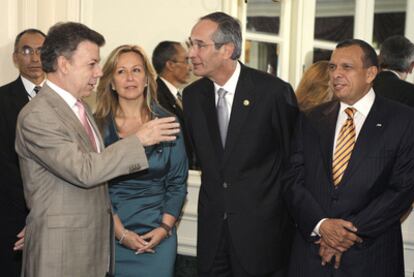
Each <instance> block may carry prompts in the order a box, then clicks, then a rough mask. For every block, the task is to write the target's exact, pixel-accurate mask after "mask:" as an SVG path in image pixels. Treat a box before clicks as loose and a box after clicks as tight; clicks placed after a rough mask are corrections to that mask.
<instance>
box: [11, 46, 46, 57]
mask: <svg viewBox="0 0 414 277" xmlns="http://www.w3.org/2000/svg"><path fill="white" fill-rule="evenodd" d="M16 52H17V53H20V54H22V55H23V56H26V57H27V56H33V55H34V54H35V53H36V55H39V56H40V53H41V52H42V48H41V47H39V48H36V49H33V48H32V47H29V46H23V48H22V49H21V50H19V51H16Z"/></svg>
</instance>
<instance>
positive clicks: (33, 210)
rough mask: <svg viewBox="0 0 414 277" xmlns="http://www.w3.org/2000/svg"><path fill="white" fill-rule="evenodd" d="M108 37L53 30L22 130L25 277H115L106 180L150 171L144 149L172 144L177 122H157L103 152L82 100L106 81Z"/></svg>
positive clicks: (75, 28)
mask: <svg viewBox="0 0 414 277" xmlns="http://www.w3.org/2000/svg"><path fill="white" fill-rule="evenodd" d="M104 43H105V40H104V38H103V36H102V35H101V34H99V33H97V32H96V31H94V30H91V29H89V28H88V27H86V26H85V25H83V24H80V23H74V22H67V23H58V24H56V25H54V26H52V27H51V28H50V30H49V32H48V34H47V38H46V40H45V42H44V44H43V48H42V53H41V59H42V67H43V70H44V71H45V72H46V73H47V74H48V80H47V81H46V83H45V85H44V86H43V88H42V89H41V91H40V92H39V94H38V95H37V96H36V97H35V98H34V99H33V100H32V101H31V102H30V103H28V104H27V105H26V106H25V107H24V108H23V109H22V111H21V112H20V114H19V117H18V120H17V127H16V130H17V132H16V152H17V153H18V155H19V162H20V168H21V172H22V179H23V187H24V194H25V198H26V203H27V206H28V208H29V209H30V213H29V215H28V216H27V219H26V232H25V242H24V249H23V272H22V276H26V277H28V276H35V277H55V276H77V277H90V276H105V274H107V276H108V275H112V274H113V271H114V270H113V243H114V242H113V239H114V234H113V221H112V216H113V215H112V209H111V203H110V200H109V195H108V189H107V185H106V181H107V180H109V179H112V178H114V177H117V176H120V175H125V174H130V173H134V172H137V171H140V170H143V169H146V168H147V167H148V161H147V158H146V155H145V150H144V146H149V145H153V144H156V143H159V142H161V141H172V140H174V139H175V134H176V133H177V132H178V131H179V130H178V125H179V124H178V123H174V121H175V118H174V117H168V118H162V119H154V120H151V121H149V122H147V123H145V124H143V125H142V126H141V127H140V128H139V130H138V131H137V132H136V134H134V135H131V136H129V137H126V138H124V139H122V140H120V141H119V142H117V143H114V144H112V145H111V146H109V147H108V148H105V149H104V145H103V141H102V137H101V136H100V134H99V131H98V128H97V126H96V124H95V121H94V120H93V117H92V115H91V112H90V110H89V108H88V107H87V106H86V105H85V103H84V102H83V101H82V98H84V97H87V96H89V95H90V93H91V92H92V90H93V89H94V87H95V85H96V83H97V82H98V78H99V77H100V76H101V75H102V71H101V68H100V66H99V60H100V57H99V48H100V46H102V45H103V44H104Z"/></svg>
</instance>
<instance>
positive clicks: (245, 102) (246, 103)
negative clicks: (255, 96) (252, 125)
mask: <svg viewBox="0 0 414 277" xmlns="http://www.w3.org/2000/svg"><path fill="white" fill-rule="evenodd" d="M249 105H250V101H249V100H247V99H245V100H243V106H246V107H247V106H249Z"/></svg>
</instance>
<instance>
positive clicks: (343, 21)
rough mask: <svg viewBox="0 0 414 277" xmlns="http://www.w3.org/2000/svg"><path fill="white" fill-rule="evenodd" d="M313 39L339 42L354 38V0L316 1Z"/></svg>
mask: <svg viewBox="0 0 414 277" xmlns="http://www.w3.org/2000/svg"><path fill="white" fill-rule="evenodd" d="M315 16H316V18H315V39H321V40H326V41H335V42H336V41H341V40H344V39H348V38H352V37H353V36H354V16H355V0H317V1H316V11H315Z"/></svg>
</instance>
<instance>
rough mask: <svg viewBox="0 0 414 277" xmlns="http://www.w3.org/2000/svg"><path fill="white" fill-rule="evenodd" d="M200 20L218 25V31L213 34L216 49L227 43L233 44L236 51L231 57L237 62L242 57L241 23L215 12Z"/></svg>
mask: <svg viewBox="0 0 414 277" xmlns="http://www.w3.org/2000/svg"><path fill="white" fill-rule="evenodd" d="M200 20H210V21H213V22H215V23H217V24H218V27H217V31H216V32H215V33H214V34H213V37H212V40H213V41H214V44H215V47H216V49H218V48H220V47H221V46H223V44H225V43H229V42H230V43H233V44H234V51H233V54H232V55H231V59H232V60H237V59H238V58H240V56H241V50H242V35H241V28H240V22H239V21H238V20H237V19H235V18H233V17H231V16H230V15H228V14H226V13H223V12H214V13H210V14H208V15H206V16H203V17H201V18H200Z"/></svg>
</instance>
